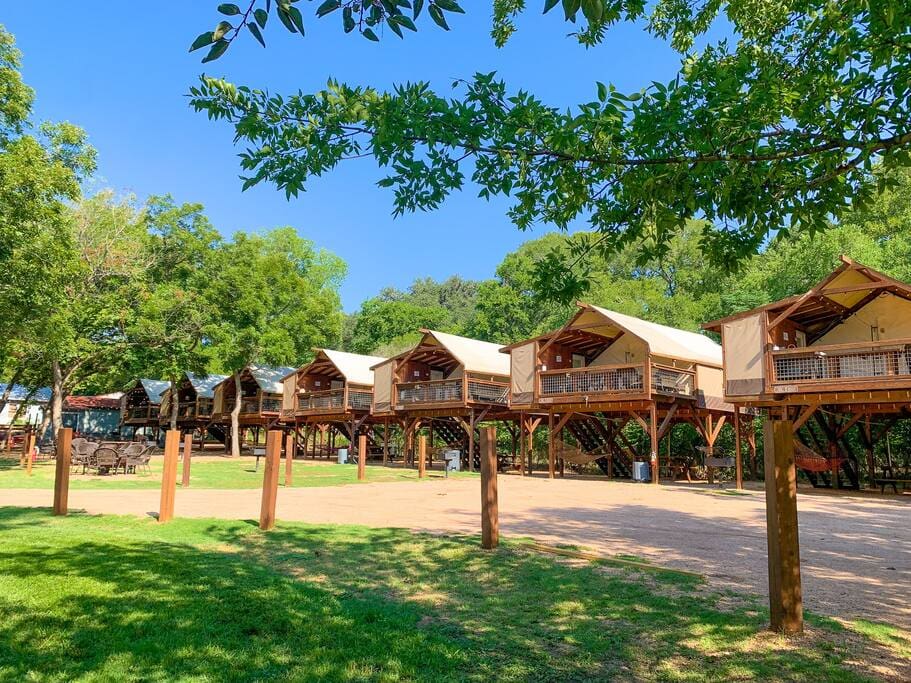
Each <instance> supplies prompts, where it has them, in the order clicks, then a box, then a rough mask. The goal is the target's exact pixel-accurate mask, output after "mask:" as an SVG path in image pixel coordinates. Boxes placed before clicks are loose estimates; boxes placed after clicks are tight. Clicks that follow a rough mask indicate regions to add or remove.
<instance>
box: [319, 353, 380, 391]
mask: <svg viewBox="0 0 911 683" xmlns="http://www.w3.org/2000/svg"><path fill="white" fill-rule="evenodd" d="M321 351H322V353H324V354H325V355H326V357H327V358H328V359H329V360H330V361H332V364H333V365H334V366H335V367H336V368H338V371H339V372H341V373H342V374H343V375H344V376H345V379H346V380H347V381H348V382H352V383H354V384H365V385H369V386H373V370H371V368H372V367H373V366H374V365H376V364H378V363H382V362H383V361H384V360H386V359H385V358H383V357H382V356H362V355H361V354H359V353H348V352H347V351H334V350H332V349H321Z"/></svg>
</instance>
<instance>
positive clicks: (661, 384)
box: [652, 365, 695, 396]
mask: <svg viewBox="0 0 911 683" xmlns="http://www.w3.org/2000/svg"><path fill="white" fill-rule="evenodd" d="M694 390H695V377H694V376H693V373H692V372H686V371H683V370H675V369H674V368H663V367H656V366H654V365H653V366H652V391H654V392H656V393H659V394H676V395H677V396H692V395H693V391H694Z"/></svg>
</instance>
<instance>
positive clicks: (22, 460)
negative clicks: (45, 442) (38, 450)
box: [10, 424, 32, 467]
mask: <svg viewBox="0 0 911 683" xmlns="http://www.w3.org/2000/svg"><path fill="white" fill-rule="evenodd" d="M12 428H13V425H12V424H10V429H12ZM31 435H32V431H31V428H28V427H27V428H26V429H25V431H23V432H22V450H21V451H20V452H19V467H25V462H26V460H28V457H27V456H26V454H27V453H28V441H29V438H31Z"/></svg>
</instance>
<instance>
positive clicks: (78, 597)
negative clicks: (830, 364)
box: [0, 508, 852, 680]
mask: <svg viewBox="0 0 911 683" xmlns="http://www.w3.org/2000/svg"><path fill="white" fill-rule="evenodd" d="M0 538H3V539H4V543H3V544H2V545H0V679H10V680H22V679H25V678H27V677H28V676H30V675H37V677H39V678H47V679H55V680H72V679H75V678H80V677H84V676H92V677H100V678H104V679H107V678H118V679H120V678H122V679H131V678H132V679H137V678H141V679H152V680H166V679H174V678H192V677H198V678H209V679H215V680H218V679H224V678H233V679H264V678H271V677H285V678H290V679H294V680H302V679H308V680H313V679H323V680H352V679H355V680H373V679H382V680H404V679H408V680H414V679H419V680H452V679H458V680H494V679H496V680H599V679H601V680H603V679H612V678H617V677H619V678H626V679H636V680H651V679H655V678H675V679H680V680H728V679H731V678H760V679H762V678H778V679H781V678H787V679H789V680H820V679H826V680H851V679H852V676H851V674H850V673H849V672H846V671H844V670H843V669H841V668H840V666H839V653H838V652H836V651H833V650H832V649H831V648H826V647H822V646H820V645H819V644H818V643H817V644H807V643H804V644H798V645H797V646H796V647H795V646H794V645H793V644H786V643H784V642H783V641H782V642H779V643H778V644H777V645H776V644H775V642H774V639H772V638H771V636H770V637H768V638H766V639H765V640H764V641H763V642H765V643H766V645H767V646H765V647H756V646H755V642H754V643H753V646H749V645H748V644H749V643H750V641H755V639H756V637H757V636H756V634H757V633H761V631H762V629H763V627H764V624H765V616H764V614H763V613H762V611H761V610H758V609H756V608H755V606H754V605H752V604H750V603H749V602H747V603H745V604H743V605H740V606H739V607H738V608H737V609H731V610H728V611H723V610H722V609H720V608H719V607H718V606H717V604H716V598H717V596H713V595H710V594H706V593H705V592H704V590H703V588H704V587H701V586H700V585H699V582H698V581H697V580H695V579H692V578H690V577H680V576H660V575H654V576H653V575H651V574H645V573H637V572H630V571H627V570H619V569H616V568H612V567H598V566H593V565H583V566H567V565H566V564H561V563H559V562H554V561H553V559H552V558H549V557H544V556H539V555H536V554H530V553H528V552H526V551H524V550H522V549H520V548H519V547H518V546H513V545H511V544H506V546H505V547H503V548H501V549H500V550H499V551H497V552H492V553H491V552H484V551H481V550H480V549H478V547H477V540H476V539H472V538H452V537H450V538H441V537H434V536H427V535H414V534H411V533H409V532H407V531H403V530H394V529H367V528H363V527H321V526H305V525H292V524H283V525H280V526H279V527H278V528H276V529H275V530H274V531H272V532H269V533H268V534H263V533H261V532H259V530H258V529H256V528H255V525H253V524H251V523H247V522H213V521H211V520H177V521H175V522H174V523H172V524H169V525H156V524H155V523H153V522H149V521H144V520H138V519H133V518H119V517H89V516H85V515H75V516H72V517H70V518H68V519H61V518H56V519H54V518H50V517H49V516H48V515H47V513H46V512H42V511H35V510H29V511H25V510H17V509H12V508H5V509H2V508H0Z"/></svg>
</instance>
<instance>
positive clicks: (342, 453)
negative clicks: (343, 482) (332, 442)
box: [338, 448, 348, 465]
mask: <svg viewBox="0 0 911 683" xmlns="http://www.w3.org/2000/svg"><path fill="white" fill-rule="evenodd" d="M338 464H339V465H347V464H348V449H347V448H339V449H338Z"/></svg>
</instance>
